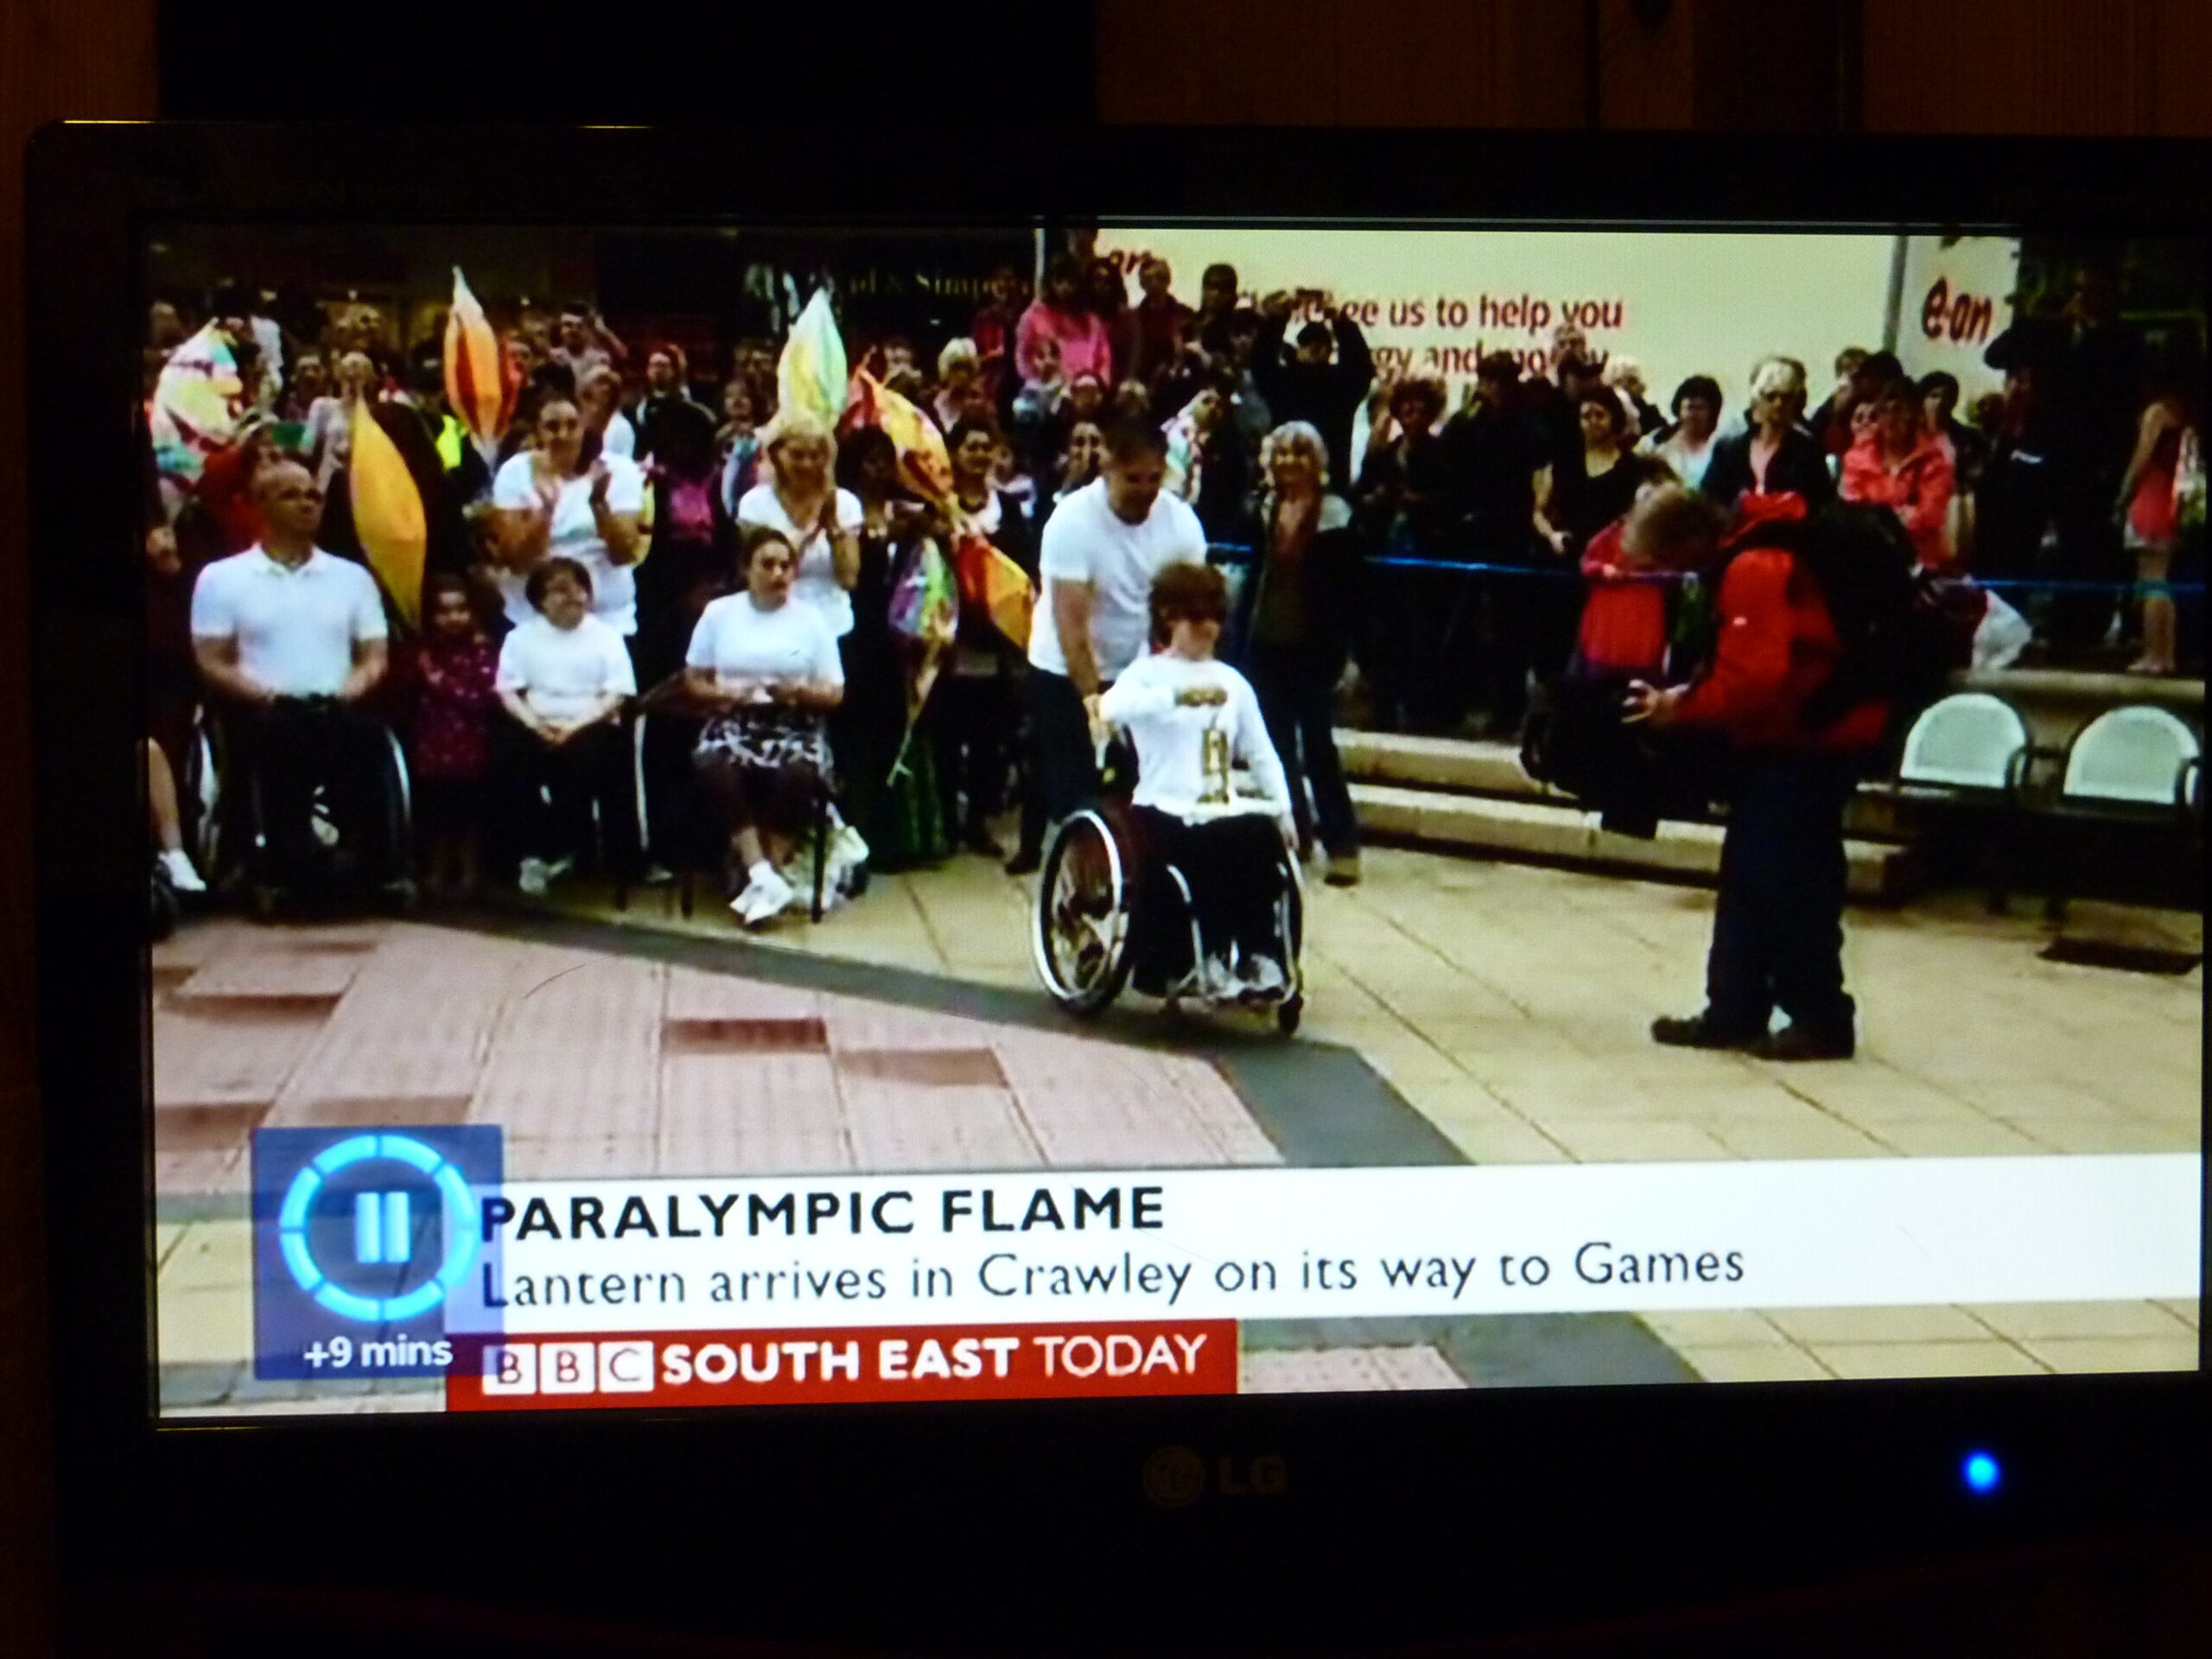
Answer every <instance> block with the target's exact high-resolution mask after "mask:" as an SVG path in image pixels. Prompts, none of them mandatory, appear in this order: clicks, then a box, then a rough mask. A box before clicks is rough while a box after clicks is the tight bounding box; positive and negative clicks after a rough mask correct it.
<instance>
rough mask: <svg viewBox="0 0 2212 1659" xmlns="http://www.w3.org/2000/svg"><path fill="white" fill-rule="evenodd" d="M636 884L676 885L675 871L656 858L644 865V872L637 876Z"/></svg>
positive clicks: (648, 885) (653, 885) (651, 885)
mask: <svg viewBox="0 0 2212 1659" xmlns="http://www.w3.org/2000/svg"><path fill="white" fill-rule="evenodd" d="M638 885H639V887H674V886H675V885H676V872H675V871H674V870H671V869H670V868H668V866H667V865H665V864H663V863H661V862H659V861H658V860H656V861H654V862H652V863H651V864H648V865H646V866H645V874H643V875H641V876H639V878H638Z"/></svg>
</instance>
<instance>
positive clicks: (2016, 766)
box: [118, 216, 2206, 1478]
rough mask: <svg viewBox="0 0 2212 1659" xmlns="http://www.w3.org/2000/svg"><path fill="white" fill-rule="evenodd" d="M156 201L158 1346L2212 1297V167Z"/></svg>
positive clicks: (1221, 1352)
mask: <svg viewBox="0 0 2212 1659" xmlns="http://www.w3.org/2000/svg"><path fill="white" fill-rule="evenodd" d="M140 228H141V232H143V234H142V237H141V240H140V244H139V245H138V247H137V256H138V258H139V261H140V266H139V268H140V270H141V272H142V281H143V287H142V292H141V299H142V301H143V307H144V309H143V319H144V326H145V334H144V338H143V342H142V346H143V387H142V393H143V401H142V403H141V404H140V406H139V410H138V420H139V432H138V440H137V442H138V451H139V454H140V457H141V461H142V465H143V474H142V480H141V482H142V485H143V498H144V512H143V519H144V532H145V563H144V570H145V583H146V598H147V607H146V615H147V633H146V636H145V652H146V656H145V662H146V664H147V667H146V671H145V675H144V681H145V685H146V691H147V696H146V702H145V708H144V727H143V731H144V734H145V737H146V740H147V741H146V745H145V760H146V766H147V775H148V790H147V798H148V801H149V848H150V849H151V852H150V857H149V861H150V863H151V866H152V874H151V880H150V893H151V897H150V904H151V907H152V915H153V918H154V924H155V931H156V934H157V935H158V938H157V939H156V943H154V944H153V945H152V946H151V949H150V950H149V955H148V958H147V977H146V981H145V985H146V996H147V1000H148V1013H149V1029H150V1033H151V1038H150V1041H151V1050H150V1053H151V1068H150V1072H151V1075H150V1099H149V1106H148V1109H149V1113H150V1120H151V1125H152V1128H151V1134H150V1144H151V1149H152V1159H151V1162H152V1180H153V1185H154V1194H155V1198H154V1221H155V1226H154V1229H153V1235H152V1238H153V1247H154V1252H155V1259H154V1262H152V1264H151V1268H152V1272H153V1274H154V1280H155V1286H156V1292H155V1299H156V1315H157V1339H156V1353H157V1358H158V1402H159V1412H160V1414H161V1416H162V1419H163V1420H165V1421H184V1420H191V1419H207V1418H216V1419H243V1418H254V1417H261V1416H269V1415H280V1414H321V1413H348V1414H351V1413H376V1412H400V1413H421V1412H440V1411H460V1412H478V1411H515V1410H529V1409H548V1408H550V1409H567V1410H576V1409H587V1408H607V1409H618V1410H619V1409H625V1408H628V1409H652V1410H667V1409H671V1408H704V1409H713V1408H733V1407H744V1406H754V1405H787V1406H788V1405H804V1404H825V1403H826V1404H861V1403H865V1402H906V1401H943V1400H990V1399H1015V1398H1062V1397H1077V1396H1082V1397H1090V1396H1109V1395H1229V1394H1249V1393H1271V1394H1299V1393H1307V1394H1312V1393H1343V1392H1348V1391H1357V1390H1451V1389H1498V1388H1519V1387H1534V1386H1546V1385H1590V1384H1629V1383H1660V1384H1681V1385H1688V1384H1692V1383H1700V1382H1707V1383H1782V1382H1795V1381H1801V1380H1802V1381H1804V1382H1808V1383H1814V1382H1820V1381H1834V1380H1851V1379H1867V1378H1897V1377H1963V1376H2033V1375H2043V1374H2051V1373H2060V1374H2082V1373H2097V1372H2110V1371H2119V1370H2194V1369H2195V1368H2196V1365H2197V1363H2198V1352H2199V1338H2198V1330H2197V1325H2198V1319H2199V1311H2198V1310H2199V1295H2200V1290H2201V1286H2200V1262H2201V1227H2202V1216H2201V1198H2202V1039H2203V1023H2202V967H2201V952H2202V891H2201V875H2202V872H2201V860H2202V798H2201V794H2200V792H2199V785H2198V781H2197V780H2198V777H2199V772H2198V760H2197V757H2198V754H2199V750H2200V746H2201V741H2202V704H2203V680H2202V673H2203V657H2202V615H2203V613H2202V602H2203V551H2204V472H2203V463H2202V451H2201V443H2200V434H2201V431H2202V419H2203V410H2202V385H2203V374H2202V350H2203V346H2204V331H2205V302H2206V296H2205V293H2204V288H2203V273H2204V270H2205V259H2204V249H2203V248H2202V245H2199V244H2198V243H2196V242H2194V241H2181V240H2173V239H2160V238H2102V239H2094V238H2081V237H2070V238H2063V237H2051V236H2041V235H2037V234H2035V233H2031V232H2024V231H2023V230H2021V229H2020V228H2019V227H2018V226H2013V227H2006V226H1983V227H1980V228H1979V229H1978V230H1976V231H1975V232H1974V233H1970V234H1961V233H1959V232H1956V231H1955V230H1953V231H1945V230H1942V229H1941V228H1940V227H1933V226H1916V225H1899V226H1892V227H1888V228H1883V229H1879V230H1870V229H1867V228H1865V227H1863V226H1861V227H1856V228H1851V229H1836V230H1821V229H1805V228H1800V229H1792V230H1788V231H1783V230H1776V229H1764V228H1743V227H1738V228H1734V229H1719V228H1713V227H1710V226H1689V225H1683V226H1656V225H1655V226H1637V227H1634V228H1595V227H1592V226H1546V225H1541V224H1537V223H1534V222H1522V223H1516V224H1455V225H1451V226H1444V225H1436V226H1426V227H1418V228H1414V227H1406V226H1360V225H1357V224H1352V223H1346V224H1340V225H1329V226H1313V225H1306V226H1295V227H1292V226H1281V225H1272V224H1263V223H1258V222H1251V223H1239V222H1235V221H1231V220H1225V219H1217V220H1212V221H1209V222H1204V223H1198V222H1189V221H1180V220H1172V219H1162V220H1161V221H1160V222H1156V223H1150V224H1147V223H1122V222H1104V223H1100V224H1097V225H1095V226H1085V227H1082V228H1074V229H1071V228H1069V227H1068V226H1064V225H1058V224H1055V225H1052V226H1043V227H1040V226H1039V225H1037V224H1034V223H1029V222H1020V223H1016V222H1012V221H1007V222H1002V223H998V224H984V225H970V226H889V227H887V226H881V225H868V226H861V225H856V224H855V225H845V226H838V225H835V224H830V225H812V226H807V225H792V224H785V223H781V222H775V223H765V222H764V223H760V224H747V223H742V222H728V223H720V224H714V225H708V226H702V225H699V224H696V223H684V224H677V223H673V222H667V223H637V224H631V225H623V226H608V225H606V224H589V225H587V224H581V223H579V224H575V225H572V226H561V225H557V224H545V223H533V224H527V225H524V224H518V223H506V222H502V221H500V220H499V219H497V218H496V217H495V216H487V217H486V219H484V220H483V221H482V222H480V223H473V224H471V223H454V222H446V223H439V224H421V225H412V226H410V225H397V224H388V223H379V224H374V225H371V224H363V223H358V222H356V223H346V222H338V221H335V220H333V221H330V222H312V223H284V224H281V225H277V224H270V223H265V222H257V223H243V222H219V221H215V220H210V219H174V220H168V221H164V222H160V223H154V224H148V225H144V226H141V227H140ZM118 413H119V411H118ZM1172 1474H1173V1471H1169V1475H1171V1476H1172ZM1163 1478H1166V1477H1163ZM1255 1478H1257V1477H1255Z"/></svg>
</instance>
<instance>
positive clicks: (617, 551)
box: [591, 501, 645, 564]
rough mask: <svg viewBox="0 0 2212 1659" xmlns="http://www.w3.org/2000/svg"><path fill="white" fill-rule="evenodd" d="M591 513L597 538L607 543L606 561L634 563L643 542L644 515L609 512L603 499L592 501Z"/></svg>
mask: <svg viewBox="0 0 2212 1659" xmlns="http://www.w3.org/2000/svg"><path fill="white" fill-rule="evenodd" d="M591 513H592V521H593V523H594V524H596V525H597V526H598V527H599V539H600V540H601V541H602V542H605V543H607V562H608V563H611V564H635V563H637V562H638V559H639V555H640V554H641V553H642V552H643V551H644V549H645V530H644V527H643V518H644V515H642V514H640V513H635V512H611V511H610V510H609V509H608V507H607V503H606V502H604V501H594V502H593V503H592V505H591Z"/></svg>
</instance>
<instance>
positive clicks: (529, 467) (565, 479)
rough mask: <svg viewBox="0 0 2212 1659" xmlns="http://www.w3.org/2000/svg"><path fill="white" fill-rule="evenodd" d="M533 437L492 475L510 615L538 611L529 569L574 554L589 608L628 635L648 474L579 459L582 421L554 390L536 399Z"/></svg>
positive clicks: (612, 460)
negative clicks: (586, 584) (587, 588)
mask: <svg viewBox="0 0 2212 1659" xmlns="http://www.w3.org/2000/svg"><path fill="white" fill-rule="evenodd" d="M532 438H533V442H532V443H531V447H530V448H527V449H524V450H523V451H522V452H521V453H520V454H515V455H512V456H510V457H509V458H508V459H507V460H506V461H505V462H504V463H503V464H502V465H501V466H500V467H499V474H498V475H497V476H496V477H495V478H493V480H492V507H493V515H494V519H493V523H494V527H495V531H496V533H497V536H498V539H499V571H498V573H497V574H498V577H499V592H500V595H501V597H502V598H503V599H504V600H505V606H506V613H507V620H509V621H510V622H512V623H514V624H515V625H516V626H521V625H522V624H523V623H525V622H527V621H529V620H531V616H532V615H533V614H534V611H533V609H532V607H531V603H530V598H529V595H528V593H527V591H526V584H527V582H528V579H529V576H530V573H531V571H532V570H533V569H536V568H537V566H538V565H541V564H543V563H545V561H546V560H548V559H551V558H556V557H558V558H568V559H574V560H575V562H576V563H578V564H581V565H582V566H583V568H584V569H585V570H587V571H588V572H589V573H590V576H591V593H592V611H593V613H594V615H596V616H597V617H598V618H599V620H601V621H602V622H604V623H606V624H607V626H609V627H611V628H613V630H614V631H615V632H617V633H619V634H621V635H623V636H624V637H625V638H627V637H628V636H629V635H631V634H632V633H635V632H637V631H638V582H637V576H636V575H635V572H634V567H635V566H636V564H637V563H638V561H639V558H641V557H642V556H644V554H645V532H644V531H643V530H642V529H641V527H640V525H641V523H642V520H643V517H644V513H645V474H643V473H642V472H640V471H639V468H638V467H637V464H636V463H635V462H634V461H625V460H623V459H622V458H621V457H620V455H601V457H600V458H599V459H598V460H596V461H593V462H591V463H590V464H589V465H588V466H587V465H586V464H585V463H584V460H583V419H582V416H581V415H580V414H578V412H577V410H576V404H575V399H574V398H572V397H562V396H561V395H559V394H558V393H555V394H554V395H552V396H550V397H547V398H546V399H545V401H544V402H543V403H542V404H539V405H538V409H537V427H536V429H535V430H534V432H533V434H532Z"/></svg>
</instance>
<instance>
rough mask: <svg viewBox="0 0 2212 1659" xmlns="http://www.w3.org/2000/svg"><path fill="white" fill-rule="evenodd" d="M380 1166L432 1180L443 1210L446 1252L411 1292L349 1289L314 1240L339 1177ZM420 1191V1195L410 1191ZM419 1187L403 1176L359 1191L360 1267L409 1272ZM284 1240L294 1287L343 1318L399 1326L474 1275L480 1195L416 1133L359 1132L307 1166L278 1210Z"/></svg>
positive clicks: (355, 1194) (356, 1250) (356, 1252)
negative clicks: (326, 1196) (323, 1202)
mask: <svg viewBox="0 0 2212 1659" xmlns="http://www.w3.org/2000/svg"><path fill="white" fill-rule="evenodd" d="M378 1161H383V1162H389V1163H394V1164H397V1165H399V1166H402V1168H403V1169H405V1170H411V1171H413V1172H414V1173H415V1174H416V1176H418V1177H423V1178H427V1179H428V1180H429V1184H430V1186H431V1188H432V1191H433V1192H434V1193H435V1196H436V1198H437V1199H438V1202H439V1207H440V1209H441V1210H442V1220H443V1222H444V1228H443V1231H444V1234H445V1246H446V1248H445V1255H444V1257H443V1259H442V1261H440V1262H439V1263H438V1266H437V1268H436V1271H435V1272H434V1273H431V1274H429V1275H428V1276H427V1277H425V1278H423V1279H422V1280H421V1281H419V1282H417V1283H416V1284H414V1285H413V1286H411V1287H409V1288H407V1289H405V1290H403V1291H399V1292H397V1293H396V1294H391V1295H384V1296H371V1295H365V1294H362V1293H361V1292H359V1291H358V1290H348V1289H347V1288H346V1287H345V1286H344V1285H342V1284H340V1282H339V1281H337V1279H335V1278H334V1277H333V1276H332V1275H331V1274H329V1273H327V1272H326V1271H325V1270H324V1268H323V1265H322V1263H321V1262H319V1261H318V1260H317V1259H316V1256H315V1246H314V1243H313V1241H312V1239H311V1237H310V1228H311V1224H312V1223H313V1222H314V1220H315V1217H316V1214H317V1205H316V1200H317V1199H318V1198H321V1196H322V1194H323V1191H324V1188H325V1187H326V1185H328V1183H329V1181H330V1179H331V1178H332V1177H334V1176H335V1175H338V1174H340V1173H343V1172H346V1171H348V1170H353V1169H355V1168H356V1167H357V1166H360V1165H363V1164H368V1163H373V1162H378ZM410 1189H412V1190H410ZM416 1190H419V1183H417V1182H409V1181H407V1179H406V1178H405V1177H404V1176H402V1177H400V1184H398V1185H391V1186H388V1187H373V1186H372V1187H355V1188H353V1191H352V1194H351V1196H352V1198H353V1262H354V1265H355V1267H356V1268H360V1267H374V1268H388V1269H389V1268H399V1269H403V1270H404V1268H406V1267H407V1266H408V1265H409V1264H410V1262H412V1261H413V1260H414V1256H415V1242H416V1239H415V1234H416V1229H415V1226H414V1224H413V1211H414V1196H415V1191H416ZM478 1235H479V1227H478V1216H477V1205H476V1195H475V1194H474V1193H473V1192H470V1191H469V1190H468V1182H467V1179H464V1178H463V1176H462V1175H461V1171H460V1170H458V1169H456V1168H455V1167H454V1165H453V1164H452V1162H451V1161H450V1160H448V1159H446V1158H445V1157H443V1156H442V1155H441V1154H439V1153H437V1152H436V1151H435V1150H434V1149H433V1148H431V1147H427V1146H425V1145H424V1144H423V1142H422V1141H417V1140H416V1139H415V1138H414V1137H413V1136H412V1135H354V1136H353V1137H352V1138H351V1139H349V1140H345V1141H340V1142H339V1143H338V1144H337V1145H336V1146H334V1147H329V1148H327V1150H326V1151H324V1152H322V1153H321V1154H319V1155H317V1156H316V1157H315V1159H314V1160H313V1161H311V1162H309V1163H307V1164H305V1165H302V1166H301V1168H300V1171H299V1173H297V1174H296V1175H295V1176H293V1178H292V1184H291V1185H289V1187H287V1188H286V1189H285V1191H284V1202H283V1207H282V1208H281V1209H280V1210H279V1211H278V1212H277V1241H278V1245H279V1248H280V1249H282V1250H283V1256H284V1265H285V1267H286V1268H289V1269H290V1272H291V1274H292V1279H293V1282H295V1283H296V1284H297V1285H298V1286H299V1287H300V1288H301V1289H302V1290H303V1291H305V1292H306V1293H307V1294H308V1295H310V1296H312V1297H314V1298H315V1300H316V1301H317V1302H318V1303H320V1304H321V1306H323V1307H325V1308H327V1309H328V1310H329V1311H330V1312H331V1313H335V1314H337V1315H338V1316H339V1317H340V1319H355V1320H359V1321H361V1322H362V1323H365V1324H366V1323H378V1324H386V1325H396V1324H399V1323H401V1322H403V1321H405V1320H408V1319H414V1318H416V1317H417V1316H418V1315H420V1314H423V1313H429V1311H430V1310H431V1309H432V1308H434V1307H435V1306H437V1305H438V1304H439V1303H440V1302H442V1301H443V1300H445V1298H446V1296H447V1294H448V1292H450V1291H451V1290H452V1289H453V1288H454V1286H456V1285H458V1284H460V1283H461V1280H462V1279H463V1278H464V1277H465V1276H466V1275H467V1272H468V1268H469V1265H470V1264H471V1263H472V1262H474V1261H475V1259H476V1250H477V1239H478Z"/></svg>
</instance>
